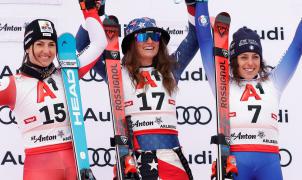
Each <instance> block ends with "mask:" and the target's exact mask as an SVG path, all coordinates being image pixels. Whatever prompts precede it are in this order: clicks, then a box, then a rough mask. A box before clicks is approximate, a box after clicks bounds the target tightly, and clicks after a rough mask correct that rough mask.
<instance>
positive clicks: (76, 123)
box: [58, 33, 90, 180]
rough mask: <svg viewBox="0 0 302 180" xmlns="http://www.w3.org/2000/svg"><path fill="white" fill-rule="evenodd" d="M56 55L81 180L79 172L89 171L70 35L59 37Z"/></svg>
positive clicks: (71, 36) (76, 70)
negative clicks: (57, 55)
mask: <svg viewBox="0 0 302 180" xmlns="http://www.w3.org/2000/svg"><path fill="white" fill-rule="evenodd" d="M58 54H59V63H60V67H61V73H62V78H63V83H64V89H65V95H66V100H67V106H68V112H69V118H70V124H71V130H72V136H73V148H74V152H75V159H76V164H77V173H78V179H79V180H83V178H82V177H81V170H83V169H89V168H90V164H89V159H88V150H87V142H86V133H85V126H84V118H83V113H82V112H83V111H82V101H81V93H80V86H79V76H78V67H79V62H78V59H77V55H76V40H75V38H74V37H73V35H72V34H70V33H64V34H62V35H61V36H60V37H59V39H58Z"/></svg>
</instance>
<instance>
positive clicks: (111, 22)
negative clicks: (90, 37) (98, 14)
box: [103, 15, 119, 26]
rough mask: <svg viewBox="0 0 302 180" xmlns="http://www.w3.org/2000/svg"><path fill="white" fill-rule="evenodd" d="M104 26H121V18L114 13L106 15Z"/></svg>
mask: <svg viewBox="0 0 302 180" xmlns="http://www.w3.org/2000/svg"><path fill="white" fill-rule="evenodd" d="M103 25H104V26H119V20H118V18H117V17H116V16H114V15H109V16H106V18H105V19H104V21H103Z"/></svg>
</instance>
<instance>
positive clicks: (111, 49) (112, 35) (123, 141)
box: [103, 16, 139, 180]
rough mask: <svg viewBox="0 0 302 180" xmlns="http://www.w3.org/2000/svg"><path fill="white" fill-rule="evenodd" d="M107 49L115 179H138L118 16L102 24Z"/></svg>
mask: <svg viewBox="0 0 302 180" xmlns="http://www.w3.org/2000/svg"><path fill="white" fill-rule="evenodd" d="M103 26H104V29H105V32H106V36H107V40H108V46H107V47H106V51H105V64H106V72H107V80H108V82H107V83H108V89H109V95H110V103H111V112H112V122H113V130H114V138H112V139H111V145H112V146H113V147H115V152H116V177H115V178H116V179H117V180H134V179H139V175H138V173H137V171H138V170H137V168H136V163H135V159H134V157H133V156H132V152H133V150H132V148H133V145H132V133H131V132H132V131H131V129H132V125H131V124H128V123H130V122H129V121H127V119H126V117H125V109H124V94H123V93H124V91H123V82H122V72H121V62H120V52H119V41H118V38H119V35H120V25H119V22H118V19H117V18H116V17H115V16H108V17H107V18H105V20H104V22H103Z"/></svg>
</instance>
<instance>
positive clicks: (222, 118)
mask: <svg viewBox="0 0 302 180" xmlns="http://www.w3.org/2000/svg"><path fill="white" fill-rule="evenodd" d="M230 22H231V18H230V15H229V14H228V13H226V12H222V13H219V14H218V15H217V16H216V18H215V21H214V25H213V38H214V50H213V55H214V64H215V83H216V84H215V91H216V117H217V135H216V136H213V137H212V142H213V143H215V144H217V162H216V167H214V169H215V168H216V174H214V175H212V178H213V177H216V179H217V180H224V179H232V173H236V164H235V163H236V162H235V158H234V157H233V156H230V121H229V60H228V55H229V53H228V49H229V41H228V39H229V27H230ZM214 166H215V163H214ZM214 172H215V171H214Z"/></svg>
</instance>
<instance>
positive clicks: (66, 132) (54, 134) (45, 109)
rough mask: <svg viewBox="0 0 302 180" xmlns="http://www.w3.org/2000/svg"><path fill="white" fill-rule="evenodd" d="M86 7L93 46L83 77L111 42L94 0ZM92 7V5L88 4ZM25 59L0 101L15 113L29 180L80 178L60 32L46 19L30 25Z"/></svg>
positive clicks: (83, 58)
mask: <svg viewBox="0 0 302 180" xmlns="http://www.w3.org/2000/svg"><path fill="white" fill-rule="evenodd" d="M86 7H87V9H83V10H82V12H83V15H84V18H85V24H86V27H87V30H88V34H89V38H90V44H89V46H88V47H87V48H86V49H85V50H83V51H82V52H80V55H79V56H78V58H79V61H80V68H79V76H80V77H82V76H83V75H84V74H85V73H86V72H88V71H89V70H90V69H91V68H92V67H93V66H94V64H95V63H96V61H97V60H98V58H99V56H100V55H101V54H102V52H103V50H104V49H105V47H106V46H107V40H106V36H105V32H104V30H103V25H102V22H101V21H100V19H99V16H98V14H97V10H96V8H95V4H94V1H93V2H92V1H86ZM88 7H90V8H88ZM24 51H25V53H24V59H23V63H22V66H21V68H20V69H19V70H20V73H19V74H16V75H12V76H9V77H4V78H3V79H1V82H0V105H4V106H9V107H10V109H11V110H13V111H14V112H15V115H16V119H17V122H18V126H19V128H20V130H21V133H22V137H23V140H24V146H25V155H26V157H25V161H24V173H23V179H24V180H33V179H41V180H42V179H43V180H63V179H64V180H76V179H77V172H76V164H75V159H74V152H73V147H72V135H71V128H70V121H69V115H68V110H67V106H66V98H65V93H64V87H63V80H62V76H61V72H60V68H57V67H55V65H54V63H53V61H54V59H55V58H56V55H57V33H56V30H55V27H54V24H53V23H52V22H51V21H49V20H47V19H36V20H33V21H32V22H31V23H29V24H28V25H27V26H26V28H25V33H24Z"/></svg>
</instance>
